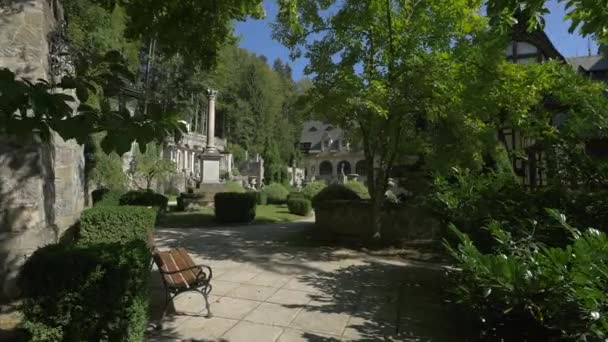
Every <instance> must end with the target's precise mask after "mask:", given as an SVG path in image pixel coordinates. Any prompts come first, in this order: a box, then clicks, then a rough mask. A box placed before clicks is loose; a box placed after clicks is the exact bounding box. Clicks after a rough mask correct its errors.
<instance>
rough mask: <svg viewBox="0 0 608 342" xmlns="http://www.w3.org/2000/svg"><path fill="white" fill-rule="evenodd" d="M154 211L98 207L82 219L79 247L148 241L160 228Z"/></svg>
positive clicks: (151, 209)
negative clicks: (83, 245)
mask: <svg viewBox="0 0 608 342" xmlns="http://www.w3.org/2000/svg"><path fill="white" fill-rule="evenodd" d="M157 215H158V211H157V210H156V209H154V208H146V207H132V206H118V207H114V206H97V207H94V208H91V209H87V210H85V211H83V212H82V215H81V216H80V231H79V234H78V243H79V244H96V243H111V242H124V241H130V240H143V241H148V239H149V238H150V234H151V233H152V231H153V229H154V226H155V224H156V217H157Z"/></svg>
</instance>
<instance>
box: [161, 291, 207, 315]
mask: <svg viewBox="0 0 608 342" xmlns="http://www.w3.org/2000/svg"><path fill="white" fill-rule="evenodd" d="M172 304H173V308H174V309H175V312H177V313H183V314H199V313H201V312H203V311H205V299H204V298H203V296H202V295H201V294H200V293H194V292H185V293H182V294H180V295H179V296H177V297H175V298H174V299H173V303H172ZM169 305H171V304H169Z"/></svg>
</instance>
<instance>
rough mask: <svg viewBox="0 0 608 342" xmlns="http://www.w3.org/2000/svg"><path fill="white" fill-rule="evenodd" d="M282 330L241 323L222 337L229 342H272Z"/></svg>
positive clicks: (268, 326)
mask: <svg viewBox="0 0 608 342" xmlns="http://www.w3.org/2000/svg"><path fill="white" fill-rule="evenodd" d="M282 333H283V328H280V327H273V326H271V325H265V324H258V323H251V322H245V321H242V322H240V323H239V324H237V325H236V326H235V327H234V328H232V329H230V330H229V331H228V332H227V333H226V334H224V335H223V336H222V338H223V339H225V340H227V341H230V342H251V341H255V342H274V341H276V340H277V338H278V337H279V336H280V335H281V334H282Z"/></svg>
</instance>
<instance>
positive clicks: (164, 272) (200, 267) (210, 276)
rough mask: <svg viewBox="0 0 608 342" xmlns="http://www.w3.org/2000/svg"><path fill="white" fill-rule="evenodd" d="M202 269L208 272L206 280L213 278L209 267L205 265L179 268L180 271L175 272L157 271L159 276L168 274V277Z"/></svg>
mask: <svg viewBox="0 0 608 342" xmlns="http://www.w3.org/2000/svg"><path fill="white" fill-rule="evenodd" d="M202 268H206V269H208V270H209V277H208V279H211V278H212V277H213V271H211V267H209V266H207V265H194V266H191V267H187V268H181V269H179V270H176V271H163V270H162V269H160V268H159V269H158V271H159V272H160V273H161V274H169V275H171V274H176V273H181V272H184V271H190V270H194V269H199V270H202Z"/></svg>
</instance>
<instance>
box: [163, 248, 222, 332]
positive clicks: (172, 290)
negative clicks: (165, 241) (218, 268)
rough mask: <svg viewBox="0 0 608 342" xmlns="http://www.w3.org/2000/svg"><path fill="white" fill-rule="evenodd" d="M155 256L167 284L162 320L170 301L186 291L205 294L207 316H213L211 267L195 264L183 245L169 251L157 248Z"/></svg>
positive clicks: (164, 282)
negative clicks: (211, 305)
mask: <svg viewBox="0 0 608 342" xmlns="http://www.w3.org/2000/svg"><path fill="white" fill-rule="evenodd" d="M153 257H154V262H155V263H156V266H158V270H159V272H160V274H161V277H162V280H163V284H164V285H165V295H166V296H165V306H164V308H163V313H162V317H161V321H162V318H163V317H164V316H165V312H166V311H167V308H168V306H169V303H170V302H172V301H173V299H175V297H177V296H178V295H180V294H181V293H184V292H197V293H200V294H201V295H203V298H204V299H205V308H206V309H207V317H211V310H210V308H209V293H210V292H211V289H212V287H211V284H210V282H211V277H212V276H213V272H212V271H211V267H209V266H206V265H197V264H195V263H194V262H193V261H192V258H191V257H190V254H188V252H187V251H186V249H184V248H182V247H180V248H175V249H171V250H168V251H159V250H157V249H155V250H154V253H153Z"/></svg>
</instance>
